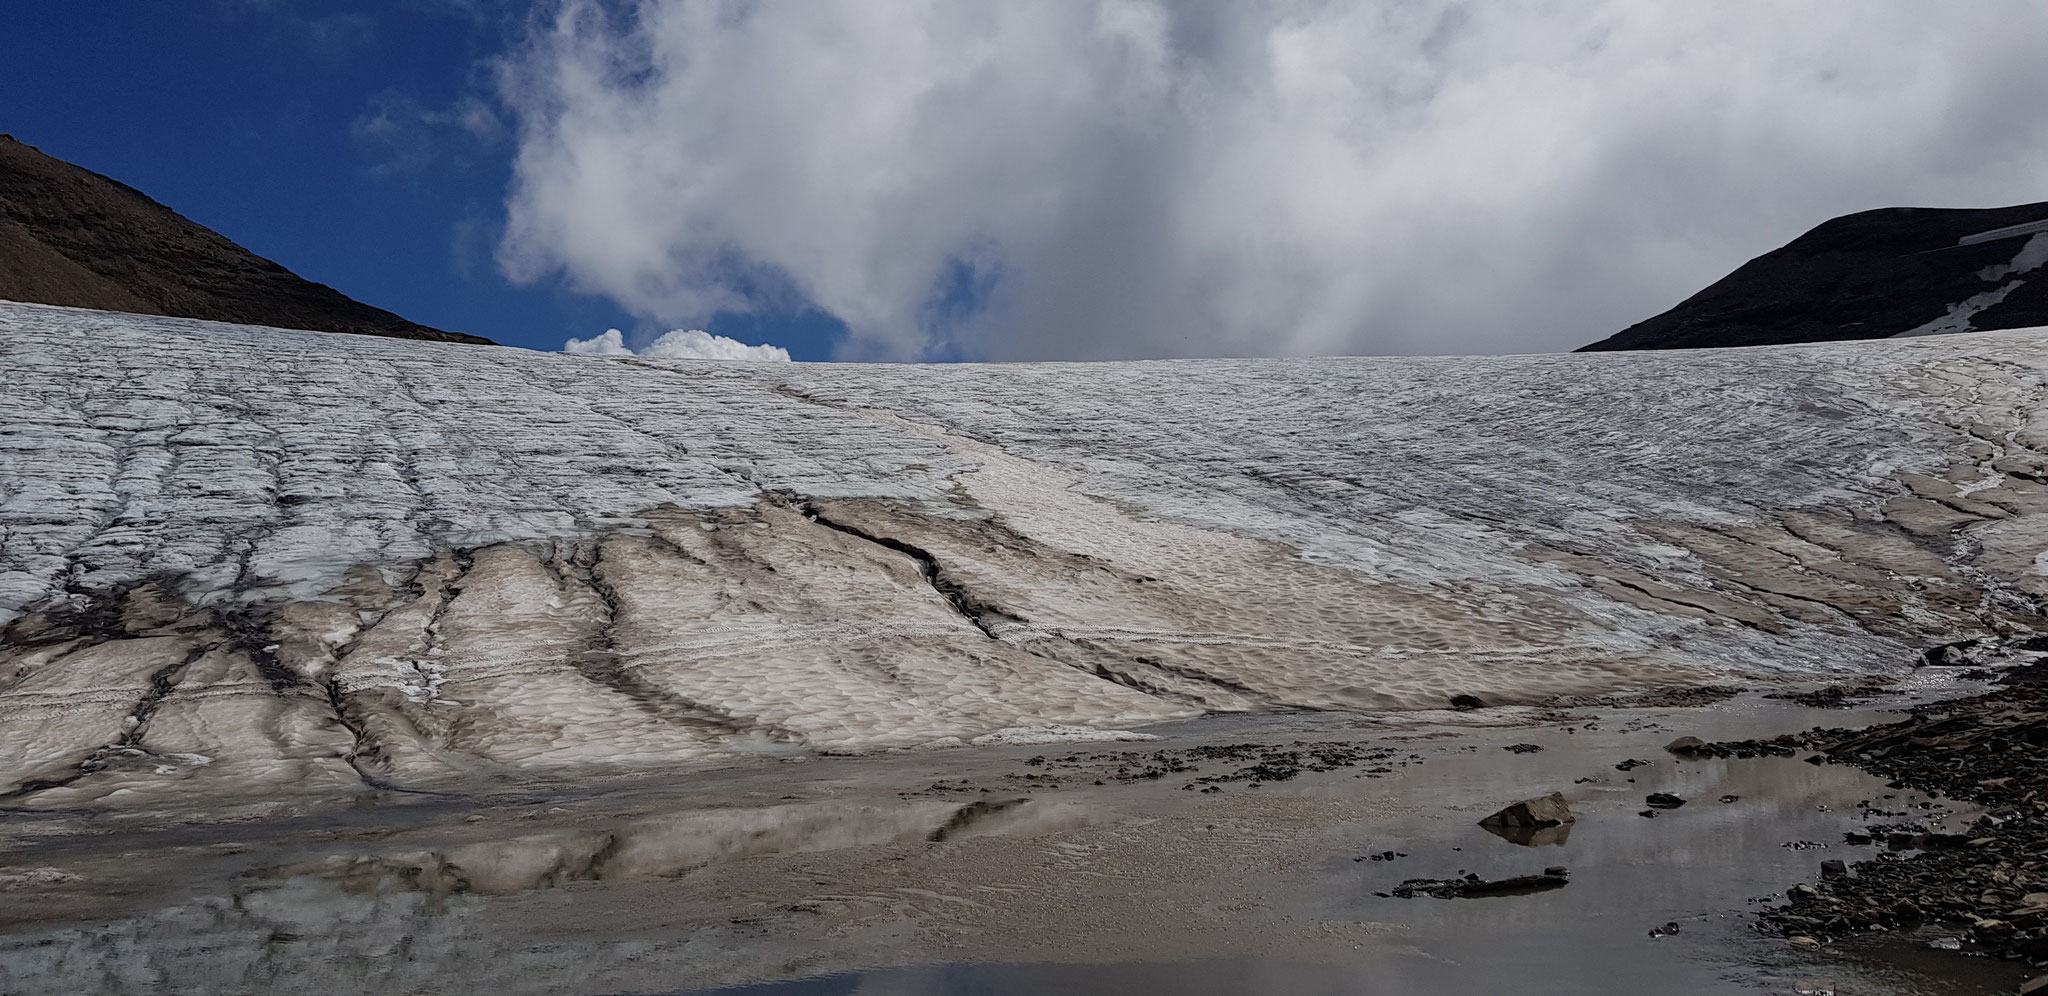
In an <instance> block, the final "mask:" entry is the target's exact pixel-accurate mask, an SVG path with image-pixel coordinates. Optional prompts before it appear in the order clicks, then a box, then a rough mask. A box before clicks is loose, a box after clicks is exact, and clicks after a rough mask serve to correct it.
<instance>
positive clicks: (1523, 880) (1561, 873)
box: [1391, 865, 1571, 899]
mask: <svg viewBox="0 0 2048 996" xmlns="http://www.w3.org/2000/svg"><path fill="white" fill-rule="evenodd" d="M1570 880H1571V879H1570V876H1569V873H1568V872H1566V870H1565V868H1564V866H1563V865H1551V866H1550V867H1548V868H1545V869H1543V874H1541V875H1516V876H1514V877H1513V878H1500V879H1494V880H1492V881H1488V880H1486V879H1483V878H1480V877H1479V876H1478V875H1476V874H1468V875H1466V876H1464V877H1462V878H1411V879H1409V880H1408V881H1406V882H1403V883H1401V884H1400V885H1397V886H1395V887H1394V889H1393V892H1392V893H1391V894H1392V895H1393V896H1394V897H1396V898H1400V899H1413V898H1415V897H1417V896H1430V897H1434V898H1437V899H1472V898H1478V897H1490V896H1526V895H1531V894H1533V893H1538V892H1548V891H1550V890H1551V889H1562V888H1564V887H1565V885H1566V884H1567V883H1568V882H1570Z"/></svg>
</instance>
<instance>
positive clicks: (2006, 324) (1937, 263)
mask: <svg viewBox="0 0 2048 996" xmlns="http://www.w3.org/2000/svg"><path fill="white" fill-rule="evenodd" d="M2044 263H2048V202H2042V203H2038V204H2021V205H2017V206H2014V207H2003V208H1987V209H1982V210H1974V209H1972V210H1952V209H1942V208H1885V209H1883V210H1878V211H1865V212H1862V213H1860V214H1852V215H1846V216H1844V217H1840V218H1836V219H1834V220H1832V221H1829V222H1827V223H1825V224H1822V225H1821V226H1820V227H1818V228H1815V229H1814V230H1813V231H1810V232H1807V233H1806V234H1805V235H1802V236H1800V237H1799V238H1797V239H1794V240H1793V241H1792V242H1791V243H1790V244H1788V245H1786V246H1784V247H1783V248H1780V249H1775V250H1772V251H1771V252H1768V253H1765V254H1764V255H1762V256H1759V257H1757V258H1756V259H1753V260H1750V261H1749V262H1748V263H1745V264H1743V266H1742V267H1741V268H1740V269H1738V270H1736V271H1735V272H1734V273H1731V274H1729V275H1728V276H1726V277H1724V278H1722V279H1721V280H1720V281H1719V282H1717V283H1715V284H1714V285H1713V286H1711V287H1708V288H1707V289H1705V290H1703V291H1700V292H1699V293H1698V294H1695V295H1693V296H1692V297H1690V298H1687V299H1686V300H1685V301H1684V302H1682V303H1680V304H1679V305H1678V306H1677V307H1675V308H1672V309H1671V310H1670V311H1667V312H1665V313H1663V314H1661V315H1658V316H1656V317H1655V318H1651V319H1649V320H1647V321H1643V322H1638V323H1636V324H1635V325H1631V326H1629V327H1628V328H1626V329H1623V330H1622V331H1620V332H1618V333H1616V334H1614V335H1612V336H1609V337H1608V338H1606V339H1602V340H1600V341H1599V342H1596V343H1593V344H1592V345H1589V346H1585V347H1583V348H1584V349H1585V350H1614V349H1697V348H1701V347H1711V346H1759V345H1766V344H1771V343H1793V342H1824V341H1831V340H1837V339H1882V338H1886V337H1890V336H1918V335H1934V334H1939V333H1945V332H1969V331H1978V330H1988V329H2011V328H2029V327H2033V326H2038V325H2048V271H2044V270H2043V269H2042V266H2043V264H2044Z"/></svg>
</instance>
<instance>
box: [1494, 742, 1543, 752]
mask: <svg viewBox="0 0 2048 996" xmlns="http://www.w3.org/2000/svg"><path fill="white" fill-rule="evenodd" d="M1542 749H1543V748H1542V747H1541V746H1540V745H1538V744H1509V745H1507V746H1506V747H1502V748H1501V750H1504V751H1507V752H1508V753H1510V754H1534V753H1536V752H1537V751H1539V750H1542Z"/></svg>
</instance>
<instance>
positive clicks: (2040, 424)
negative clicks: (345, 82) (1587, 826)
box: [0, 305, 2048, 807]
mask: <svg viewBox="0 0 2048 996" xmlns="http://www.w3.org/2000/svg"><path fill="white" fill-rule="evenodd" d="M0 370H4V371H5V372H6V377H7V390H6V391H5V392H4V393H0V621H4V624H5V629H4V631H0V743H4V744H5V745H7V750H6V751H5V752H0V793H4V794H6V795H7V796H8V797H9V799H10V803H9V804H11V805H17V806H21V805H26V806H65V807H68V806H97V805H123V806H125V805H136V804H142V803H147V802H151V801H155V802H159V803H169V802H171V801H174V800H205V799H209V798H221V797H223V796H235V797H242V798H250V799H262V800H267V801H275V800H281V799H284V798H287V797H291V796H300V797H317V798H329V799H346V798H349V797H350V796H351V795H352V793H355V792H358V791H360V790H362V789H363V788H364V787H365V786H397V787H404V788H423V787H444V786H453V785H478V784H493V783H507V782H510V783H520V782H522V781H526V780H531V779H546V778H556V777H562V778H571V779H581V778H585V777H589V776H590V775H592V774H593V773H596V772H602V771H615V770H623V769H642V770H644V769H647V768H650V767H655V768H673V767H676V766H688V765H702V764H712V763H720V762H721V761H722V760H725V759H731V758H734V757H737V756H739V755H742V754H750V753H751V754H758V753H761V752H764V751H765V752H771V753H773V752H794V751H865V750H873V749H878V748H890V747H911V746H933V745H944V744H964V743H1005V742H1008V743H1016V742H1045V741H1059V740H1066V739H1086V738H1095V737H1115V736H1118V735H1119V734H1117V733H1115V732H1114V731H1116V730H1118V729H1120V728H1126V727H1129V726H1132V725H1135V724H1144V723H1150V722H1155V721H1160V720H1167V719H1173V718H1180V717H1188V716H1193V715H1197V714H1200V713H1204V712H1229V711H1247V710H1276V709H1324V710H1383V709H1442V708H1445V707H1447V706H1450V705H1452V704H1453V701H1454V700H1456V701H1457V702H1459V703H1461V704H1464V705H1468V706H1469V705H1473V704H1475V703H1476V704H1481V705H1485V706H1494V705H1499V704H1504V703H1505V704H1512V703H1536V702H1542V701H1546V700H1549V699H1551V698H1553V697H1555V696H1560V695H1578V694H1599V693H1603V692H1608V691H1614V690H1619V689H1628V688H1641V687H1646V686H1669V685H1680V684H1689V683H1692V684H1697V683H1706V682H1713V683H1723V684H1725V683H1728V682H1731V681H1735V682H1739V681H1744V680H1756V681H1772V680H1779V679H1784V678H1787V677H1797V676H1812V675H1817V674H1841V673H1846V674H1869V673H1883V672H1886V671H1890V670H1897V669H1900V668H1904V667H1906V666H1907V665H1909V664H1910V663H1911V662H1912V661H1913V660H1915V659H1917V658H1918V656H1919V649H1920V648H1922V647H1926V646H1930V645H1937V644H1947V643H1953V642H1955V641H1958V640H1962V639H1967V638H1970V637H1974V636H1982V635H1993V636H2005V635H2012V634H2016V633H2025V632H2031V630H2032V627H2034V626H2035V625H2036V624H2037V622H2038V620H2039V618H2040V617H2039V605H2040V600H2041V599H2042V598H2043V597H2044V596H2048V576H2044V574H2043V568H2042V567H2041V566H2040V561H2039V559H2038V558H2039V557H2040V556H2041V554H2042V553H2043V551H2044V550H2048V517H2044V515H2043V514H2042V513H2043V510H2044V509H2048V415H2044V412H2048V405H2044V400H2048V340H2044V339H2043V338H2042V337H2041V336H2040V334H2039V333H2000V334H1987V335H1981V336H1943V337H1935V338H1922V339H1911V340H1901V341H1896V342H1885V343H1862V344H1848V345H1841V346H1831V347H1805V348H1798V349H1773V350H1763V351H1743V352H1739V353H1738V352H1726V351H1719V352H1716V351H1708V352H1686V353H1668V352H1659V353H1634V354H1625V355H1564V356H1545V357H1497V358H1457V359H1377V360H1376V359H1329V360H1290V361H1175V362H1159V363H1125V364H1087V365H1075V364H1042V365H1034V364H1024V365H1002V366H975V365H944V366H908V367H906V366H885V365H847V366H842V365H810V364H794V365H791V364H729V363H725V364H722V363H716V362H704V361H654V360H647V359H644V358H637V357H621V358H611V357H589V356H569V355H562V354H544V353H536V352H529V351H525V350H513V349H496V348H485V349H478V348H470V347H460V346H454V345H443V344H433V343H425V344H422V343H395V342H390V341H388V340H379V339H373V338H367V337H353V336H320V335H310V334H296V333H289V332H284V331H279V330H274V329H254V328H247V327H241V326H229V325H218V324H209V323H202V322H194V321H187V320H180V319H170V318H150V317H141V316H133V315H118V314H110V313H104V312H88V311H77V310H69V309H59V308H47V307H38V306H29V305H5V306H0ZM1467 696H1470V697H1471V698H1466V697H1467Z"/></svg>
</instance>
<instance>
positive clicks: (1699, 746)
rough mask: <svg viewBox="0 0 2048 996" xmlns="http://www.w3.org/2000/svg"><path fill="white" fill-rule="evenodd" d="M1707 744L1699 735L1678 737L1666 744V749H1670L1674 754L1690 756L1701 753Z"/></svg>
mask: <svg viewBox="0 0 2048 996" xmlns="http://www.w3.org/2000/svg"><path fill="white" fill-rule="evenodd" d="M1706 746H1707V742H1706V741H1704V740H1701V739H1700V738H1698V737H1679V738H1678V739H1676V740H1673V741H1671V742H1670V743H1668V744H1665V745H1664V749H1665V750H1668V751H1670V752H1671V753H1673V754H1678V755H1681V756H1689V755H1693V754H1699V753H1701V752H1702V750H1703V748H1705V747H1706Z"/></svg>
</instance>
